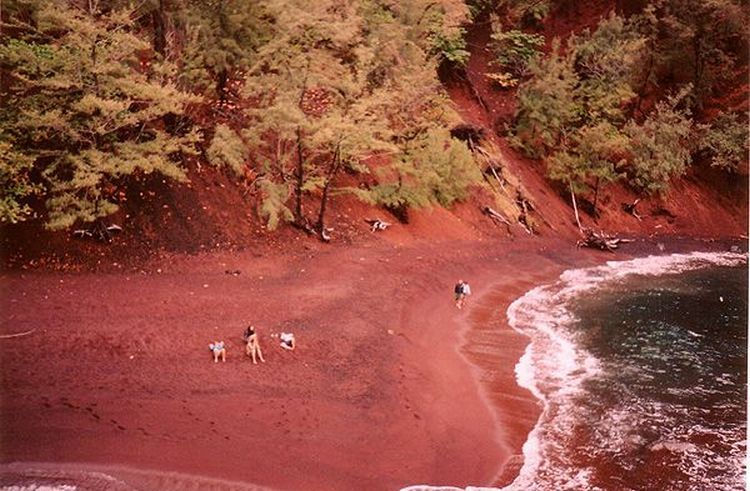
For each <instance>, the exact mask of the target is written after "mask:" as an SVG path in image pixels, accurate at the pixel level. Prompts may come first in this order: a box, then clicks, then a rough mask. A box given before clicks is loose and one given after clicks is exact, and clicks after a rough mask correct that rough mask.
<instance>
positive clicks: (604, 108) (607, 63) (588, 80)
mask: <svg viewBox="0 0 750 491" xmlns="http://www.w3.org/2000/svg"><path fill="white" fill-rule="evenodd" d="M568 44H569V50H570V53H571V56H572V57H573V59H574V68H575V72H576V74H577V76H578V79H579V80H580V82H579V84H578V86H577V87H576V99H577V100H579V101H580V102H581V106H582V113H581V114H582V122H583V123H586V124H587V123H590V122H593V123H596V122H598V121H609V122H611V123H621V122H622V121H623V119H624V116H623V113H622V107H623V105H624V104H625V103H626V102H628V101H630V100H632V99H633V98H634V97H635V92H634V91H633V89H632V84H633V82H634V78H635V73H636V72H637V70H638V66H639V64H640V63H641V61H642V55H641V53H642V51H643V48H644V44H645V39H644V38H643V37H641V36H640V35H639V34H638V33H637V32H635V31H634V30H633V29H631V28H630V27H629V26H628V25H627V24H626V23H625V21H624V20H623V19H622V18H621V17H618V16H616V15H614V14H612V15H610V16H609V17H608V18H607V19H605V20H603V21H602V22H600V23H599V25H598V27H597V29H596V31H594V33H593V34H590V33H589V32H588V30H586V31H584V32H583V33H582V35H581V36H574V37H572V38H571V39H570V40H569V42H568Z"/></svg>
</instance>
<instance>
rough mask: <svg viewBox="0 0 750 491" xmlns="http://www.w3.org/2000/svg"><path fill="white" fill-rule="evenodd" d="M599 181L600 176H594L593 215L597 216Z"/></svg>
mask: <svg viewBox="0 0 750 491" xmlns="http://www.w3.org/2000/svg"><path fill="white" fill-rule="evenodd" d="M600 183H601V178H599V177H597V178H596V184H594V217H597V216H599V212H597V211H596V203H597V202H598V201H599V184H600Z"/></svg>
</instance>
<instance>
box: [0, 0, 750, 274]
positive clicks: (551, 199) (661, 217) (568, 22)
mask: <svg viewBox="0 0 750 491" xmlns="http://www.w3.org/2000/svg"><path fill="white" fill-rule="evenodd" d="M448 3H450V2H448ZM616 6H617V5H615V3H614V2H606V1H602V2H596V3H593V4H587V5H586V6H582V5H578V4H576V5H572V6H565V4H561V5H560V6H557V7H553V8H552V10H551V12H550V13H548V14H547V17H546V18H545V19H544V20H543V21H542V23H541V24H540V25H539V26H538V27H536V28H535V32H538V33H540V34H543V35H544V38H545V39H547V45H546V47H545V50H547V51H548V50H549V49H550V40H551V39H553V38H560V39H563V40H564V39H567V38H569V37H571V35H574V34H577V33H580V32H582V31H583V30H584V29H586V28H588V29H594V28H595V27H596V26H597V25H598V23H599V22H600V21H601V20H602V19H604V18H606V17H607V16H608V15H609V14H610V12H613V11H614V10H615V7H616ZM626 7H627V6H626ZM495 8H496V11H500V9H501V7H495ZM502 8H505V7H502ZM620 8H622V6H620ZM630 8H635V7H633V6H631V7H630ZM493 15H494V14H493ZM464 25H465V43H466V47H467V49H468V51H469V53H470V58H468V63H467V64H466V65H465V68H456V67H455V66H453V67H451V66H450V65H448V64H446V63H445V62H442V64H441V68H440V80H441V83H442V85H443V88H444V90H445V91H446V92H447V94H448V95H449V97H450V106H452V108H453V110H455V112H456V114H457V115H458V117H459V119H453V120H452V122H451V123H450V125H451V126H449V127H453V128H457V127H459V126H460V125H462V124H463V125H468V127H469V128H471V129H472V131H475V132H478V133H477V134H480V133H481V141H480V142H478V146H479V147H481V153H479V152H477V151H475V152H474V158H475V160H476V164H477V165H478V166H479V168H480V169H481V170H482V171H483V178H484V181H477V182H476V183H475V184H472V185H471V187H470V192H469V194H468V195H467V196H466V197H464V198H463V199H458V200H455V201H452V203H451V204H450V205H448V206H444V205H442V204H441V203H439V202H437V201H434V200H433V199H429V200H427V201H424V202H423V203H422V204H421V205H420V206H415V207H411V208H410V209H409V210H408V223H407V221H405V220H403V218H404V216H403V215H402V214H401V213H400V212H399V213H396V214H395V215H394V214H393V213H394V211H398V210H396V209H394V208H392V207H389V206H387V205H384V204H383V203H372V201H373V199H372V198H368V199H367V200H365V201H362V200H360V199H357V198H356V197H355V195H353V194H347V193H343V194H342V193H335V190H336V189H337V188H339V189H344V188H347V187H350V188H357V187H359V189H366V190H368V192H369V189H376V188H377V187H378V186H382V185H383V182H381V179H382V178H381V177H379V175H381V174H378V173H377V172H375V168H376V167H378V165H381V164H375V166H374V167H373V166H372V165H370V171H369V172H368V173H364V174H361V173H359V171H354V170H350V169H347V170H346V171H345V172H341V173H340V174H337V175H335V176H334V177H335V179H332V180H331V179H329V180H330V181H332V182H331V183H332V184H333V186H332V190H333V191H334V192H333V193H331V194H330V198H329V201H328V210H327V211H328V217H327V222H326V227H327V228H330V229H331V230H330V233H331V236H332V245H333V246H336V245H347V244H356V243H366V242H370V241H376V242H382V241H385V242H393V243H399V244H404V243H411V242H414V241H422V240H430V241H433V240H451V239H455V238H462V239H497V240H500V241H512V240H515V239H517V238H519V237H523V236H526V235H527V233H528V230H527V228H526V227H525V226H524V225H523V224H521V223H519V222H518V219H519V217H522V216H523V218H522V221H526V222H527V223H528V226H529V229H532V230H533V233H534V234H536V235H540V236H546V237H559V238H560V240H561V242H562V243H573V242H574V241H575V240H576V239H577V238H578V231H577V228H576V224H575V220H574V214H573V209H572V207H571V203H570V194H569V192H568V189H567V187H566V186H565V185H562V184H561V183H560V182H555V181H552V180H550V179H549V178H548V177H547V164H546V163H545V160H544V159H532V158H529V157H526V156H524V155H523V153H522V152H520V151H519V150H518V148H517V147H515V146H513V145H511V141H510V138H509V134H508V128H509V127H511V126H512V124H513V121H514V118H515V114H516V112H517V110H518V94H519V92H518V88H510V89H498V88H497V87H495V86H493V83H492V81H491V80H490V79H489V78H488V77H487V76H486V74H487V73H491V72H492V71H493V67H492V66H491V63H492V60H493V56H494V55H493V50H492V49H491V47H490V45H491V43H492V39H491V35H492V26H491V22H490V17H489V14H488V13H487V12H485V13H484V14H480V15H479V16H477V17H475V18H474V20H472V21H471V22H470V23H469V24H464ZM745 75H746V65H743V66H742V68H741V69H739V70H738V71H737V72H736V76H735V77H734V79H733V80H732V81H731V83H729V82H724V83H725V86H724V87H723V88H721V90H722V91H723V94H724V95H717V96H714V97H713V98H711V99H709V100H708V101H707V102H706V106H705V107H704V109H703V111H702V113H701V114H703V115H704V116H703V117H704V119H705V118H709V119H710V118H711V115H712V114H716V113H718V112H721V111H727V110H730V109H731V110H735V111H736V110H738V109H739V110H746V109H747V80H746V76H745ZM232 83H235V85H236V84H237V83H239V81H237V82H228V85H229V86H232ZM728 83H729V85H727V84H728ZM227 94H228V95H226V97H228V98H229V101H225V100H216V101H212V100H210V99H209V100H208V103H209V105H212V106H215V108H216V110H201V111H200V112H199V113H194V114H195V115H197V116H194V117H195V118H197V119H196V121H199V122H200V124H201V125H202V126H203V127H204V128H210V127H213V126H216V125H218V124H224V122H227V123H230V124H234V125H235V126H236V121H237V119H236V118H237V117H239V116H238V115H239V114H241V113H240V112H239V111H240V109H237V108H236V106H242V105H246V104H247V101H245V100H244V99H242V98H240V96H239V95H237V94H236V93H235V92H231V91H230V92H227ZM222 98H223V97H222ZM233 98H234V99H233ZM232 101H234V102H232ZM243 101H244V102H243ZM233 104H234V106H233ZM231 107H234V109H232V108H231ZM243 114H244V113H243ZM242 117H245V116H242ZM232 121H235V123H232ZM443 124H445V123H443ZM203 131H204V132H205V131H208V130H203ZM474 143H477V142H474ZM225 146H229V145H228V144H227V145H225ZM208 150H209V149H208V148H207V147H206V143H204V144H203V147H202V148H200V151H199V154H198V155H197V156H196V157H190V158H187V159H184V162H185V163H184V166H185V167H184V170H185V173H186V176H187V179H188V180H187V181H182V182H181V181H180V180H174V179H171V178H169V177H167V176H164V175H159V174H158V173H153V174H148V173H142V174H140V176H138V177H136V178H135V179H128V181H127V185H124V184H123V183H122V182H121V183H120V184H118V181H117V180H112V181H110V182H111V183H112V184H113V185H114V186H115V188H114V191H112V192H115V193H116V198H117V199H116V201H117V205H118V209H117V211H115V212H113V213H112V214H110V215H109V216H106V217H101V218H98V219H97V221H96V222H95V223H97V224H102V225H108V224H116V225H118V226H119V227H121V228H122V232H121V233H118V234H114V235H113V236H112V237H111V239H112V241H111V243H102V242H100V241H97V240H93V239H92V238H90V237H83V238H81V237H76V236H74V234H73V233H72V232H73V231H74V230H76V229H87V228H90V224H86V223H85V222H81V221H79V222H77V223H76V224H75V225H73V226H70V227H68V228H66V229H64V230H57V231H51V230H48V229H46V228H45V227H44V226H43V225H44V219H43V218H44V216H45V215H46V212H45V211H44V201H43V200H42V199H40V198H39V197H33V196H32V197H31V199H30V205H31V208H32V209H33V210H35V212H36V214H37V216H38V217H39V218H36V219H33V218H32V219H28V220H26V221H22V222H20V223H16V224H11V225H9V224H5V225H3V228H2V240H3V247H2V249H3V263H4V265H5V266H6V267H9V268H13V269H15V268H23V269H26V268H32V269H33V268H53V269H57V268H63V269H80V268H83V269H89V268H94V269H98V268H111V267H113V265H116V266H114V267H116V268H119V267H122V266H123V265H136V264H140V263H142V262H143V261H145V260H148V259H150V258H156V257H159V256H160V255H163V254H169V253H189V254H194V253H198V252H202V251H209V250H237V249H251V250H254V251H258V253H263V251H277V252H278V251H284V250H290V249H291V250H298V248H299V247H308V246H309V244H310V243H311V241H316V240H317V239H316V238H315V237H314V236H313V235H308V234H305V233H304V232H303V231H302V230H301V227H299V226H297V227H295V226H293V225H294V223H289V224H281V225H280V226H279V228H278V229H277V230H269V228H270V227H268V226H267V225H268V223H267V218H265V217H264V216H263V215H264V213H265V211H264V208H263V207H264V206H265V201H264V200H265V199H266V198H267V196H268V195H267V194H266V193H267V191H265V190H264V189H261V188H260V187H258V182H262V179H261V181H258V175H259V174H258V173H260V172H261V170H260V168H259V165H260V164H259V163H258V162H260V161H261V160H262V152H260V150H259V149H258V150H252V149H251V151H250V155H249V159H248V161H247V162H248V164H247V165H248V167H246V168H245V170H243V173H244V174H243V177H241V178H238V177H237V174H236V173H235V172H233V171H232V170H231V169H230V168H229V167H227V166H224V167H219V168H217V167H216V166H214V165H210V163H209V162H208V161H207V157H206V155H207V151H208ZM384 165H386V166H387V165H391V164H384ZM490 167H494V168H495V171H496V173H499V174H500V180H501V181H503V182H502V183H500V184H499V185H498V182H499V181H497V180H496V178H495V176H493V175H492V173H491V171H490V170H489V169H490ZM316 172H317V171H316ZM321 172H322V171H321ZM389 172H392V171H389ZM398 172H399V173H400V172H401V171H398ZM321 176H322V177H316V179H319V180H320V179H323V178H324V177H325V176H323V175H322V174H321ZM261 177H262V175H261ZM399 179H400V178H399ZM399 182H400V181H399ZM315 186H316V187H311V190H310V191H308V192H306V195H304V196H303V197H302V201H301V204H302V205H303V206H304V207H305V208H306V209H307V210H314V209H316V208H317V206H318V202H319V201H320V200H321V193H323V192H324V191H323V187H321V186H320V182H318V184H316V185H315ZM373 186H374V188H373ZM325 192H326V193H327V192H328V190H327V189H326V190H325ZM747 193H748V175H747V166H746V165H744V166H740V168H739V169H737V170H735V171H732V172H727V171H725V170H722V169H719V168H716V167H713V166H711V165H709V163H708V162H707V161H706V160H705V159H703V160H696V161H695V162H694V163H693V165H691V166H689V167H688V168H687V170H686V171H685V173H684V175H683V176H681V177H678V178H674V179H672V180H671V182H670V186H669V188H668V190H667V191H666V192H664V193H657V194H653V195H651V194H644V193H643V192H640V191H638V190H637V189H635V188H633V187H632V186H629V185H628V184H627V183H625V182H617V183H614V184H611V185H608V186H607V187H606V188H602V191H601V192H600V193H598V196H597V198H596V199H598V202H599V206H598V207H597V212H598V216H597V217H596V218H594V217H593V216H592V215H591V202H590V199H591V194H590V193H588V192H584V193H582V194H580V195H579V206H580V207H581V210H582V212H581V217H582V218H581V219H582V222H583V225H584V226H586V227H591V228H593V229H597V230H604V231H606V232H608V233H615V234H621V235H633V236H655V235H677V236H694V237H737V236H745V235H746V233H747V228H748V218H747V217H748V208H747V203H748V194H747ZM519 198H521V200H519ZM636 199H640V202H639V203H638V205H637V208H636V211H637V213H638V214H639V215H640V218H641V219H636V217H634V216H633V215H630V214H628V213H626V212H625V211H624V210H623V205H625V204H630V203H633V202H634V201H635V200H636ZM523 200H526V201H525V203H526V205H530V206H531V208H532V209H533V210H524V206H525V205H524V203H523ZM587 200H589V201H587ZM368 201H369V202H370V203H369V204H368ZM485 206H489V207H492V208H493V209H497V210H499V212H500V213H501V214H502V215H503V216H505V217H506V218H507V219H508V220H509V221H510V222H511V223H512V225H510V226H508V227H506V226H502V225H499V224H497V223H496V222H494V221H492V220H491V219H489V218H488V217H487V216H486V215H483V214H482V212H481V210H482V208H484V207H485ZM587 211H588V213H587ZM375 218H379V219H382V220H385V221H387V222H389V223H392V226H391V227H390V228H388V230H386V231H385V232H379V233H372V232H370V229H369V225H368V223H366V220H367V219H375ZM399 218H401V219H402V220H399ZM437 224H439V226H437ZM305 227H307V225H305ZM302 228H304V227H302ZM306 244H307V245H306Z"/></svg>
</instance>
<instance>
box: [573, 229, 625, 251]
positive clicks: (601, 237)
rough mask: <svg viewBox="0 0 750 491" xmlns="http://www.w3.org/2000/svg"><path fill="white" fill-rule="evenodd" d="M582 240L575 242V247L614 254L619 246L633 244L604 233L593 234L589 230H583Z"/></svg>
mask: <svg viewBox="0 0 750 491" xmlns="http://www.w3.org/2000/svg"><path fill="white" fill-rule="evenodd" d="M581 232H582V233H583V238H582V239H580V240H579V241H578V242H576V246H577V247H589V248H591V249H600V250H602V251H607V252H615V249H617V248H618V247H619V246H620V244H626V243H628V242H633V239H621V238H620V237H617V236H615V235H608V234H605V233H604V232H594V231H593V230H591V229H583V230H582V231H581Z"/></svg>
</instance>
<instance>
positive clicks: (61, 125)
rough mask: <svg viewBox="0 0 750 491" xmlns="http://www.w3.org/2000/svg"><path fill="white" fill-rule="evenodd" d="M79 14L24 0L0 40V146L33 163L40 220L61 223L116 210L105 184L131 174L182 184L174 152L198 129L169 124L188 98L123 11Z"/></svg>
mask: <svg viewBox="0 0 750 491" xmlns="http://www.w3.org/2000/svg"><path fill="white" fill-rule="evenodd" d="M90 5H91V9H90V10H88V11H84V10H81V9H78V8H75V9H74V8H70V7H69V6H68V4H67V3H66V2H63V1H61V0H58V1H55V2H46V3H41V4H39V5H37V6H33V7H32V10H31V12H30V13H27V14H26V15H29V16H30V18H31V19H33V22H26V21H25V19H17V21H18V24H19V25H21V26H23V28H22V30H20V31H19V35H18V36H17V38H16V39H3V44H2V46H0V60H2V69H3V70H6V71H7V72H8V73H9V74H10V77H9V78H10V83H6V84H5V85H4V86H3V87H2V94H1V97H2V99H3V100H4V101H7V104H4V105H3V107H2V109H0V128H2V129H1V130H0V131H1V133H0V142H4V143H5V144H6V145H11V148H13V149H14V150H13V151H14V152H16V153H18V152H20V153H23V155H24V156H25V157H26V159H21V160H18V162H21V163H19V164H17V165H20V166H27V165H28V162H29V161H32V162H33V167H34V172H32V173H31V174H33V175H37V176H40V180H39V182H38V183H39V184H41V185H43V186H44V188H45V191H46V194H47V201H46V205H47V210H48V213H47V215H48V216H47V226H48V227H49V228H52V229H61V228H66V227H69V226H71V225H72V224H73V223H75V222H76V221H79V220H80V221H84V222H90V221H93V220H95V219H97V218H99V217H103V216H106V215H109V214H111V213H113V212H114V211H116V210H117V203H116V200H115V199H113V196H112V195H111V190H112V189H113V187H114V186H116V185H126V184H127V179H128V177H129V176H132V175H145V174H150V173H159V174H162V175H164V176H167V177H170V178H174V179H178V180H184V179H185V178H186V177H185V171H184V169H183V167H182V165H181V155H183V154H185V153H192V152H194V151H195V144H196V142H197V141H198V140H199V135H198V134H197V132H195V131H191V130H189V129H188V128H187V127H183V126H180V125H179V124H174V121H175V119H174V117H175V116H178V115H180V114H182V113H183V111H184V109H185V107H186V106H187V105H188V104H190V103H193V102H196V101H197V99H196V98H195V97H194V96H191V95H189V94H186V93H184V92H181V91H179V90H178V89H177V88H176V87H175V86H174V84H173V83H171V82H170V80H169V75H170V73H173V67H171V66H170V65H168V64H166V63H156V62H152V61H151V60H149V59H148V56H147V55H146V54H145V53H148V48H149V46H148V44H147V43H146V42H144V41H143V40H141V39H140V38H138V37H136V36H135V35H134V34H132V32H131V28H132V25H133V23H132V20H131V12H130V11H120V10H112V11H109V12H106V13H105V12H102V11H99V10H97V9H96V5H95V4H94V3H93V2H92V3H91V4H90Z"/></svg>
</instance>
